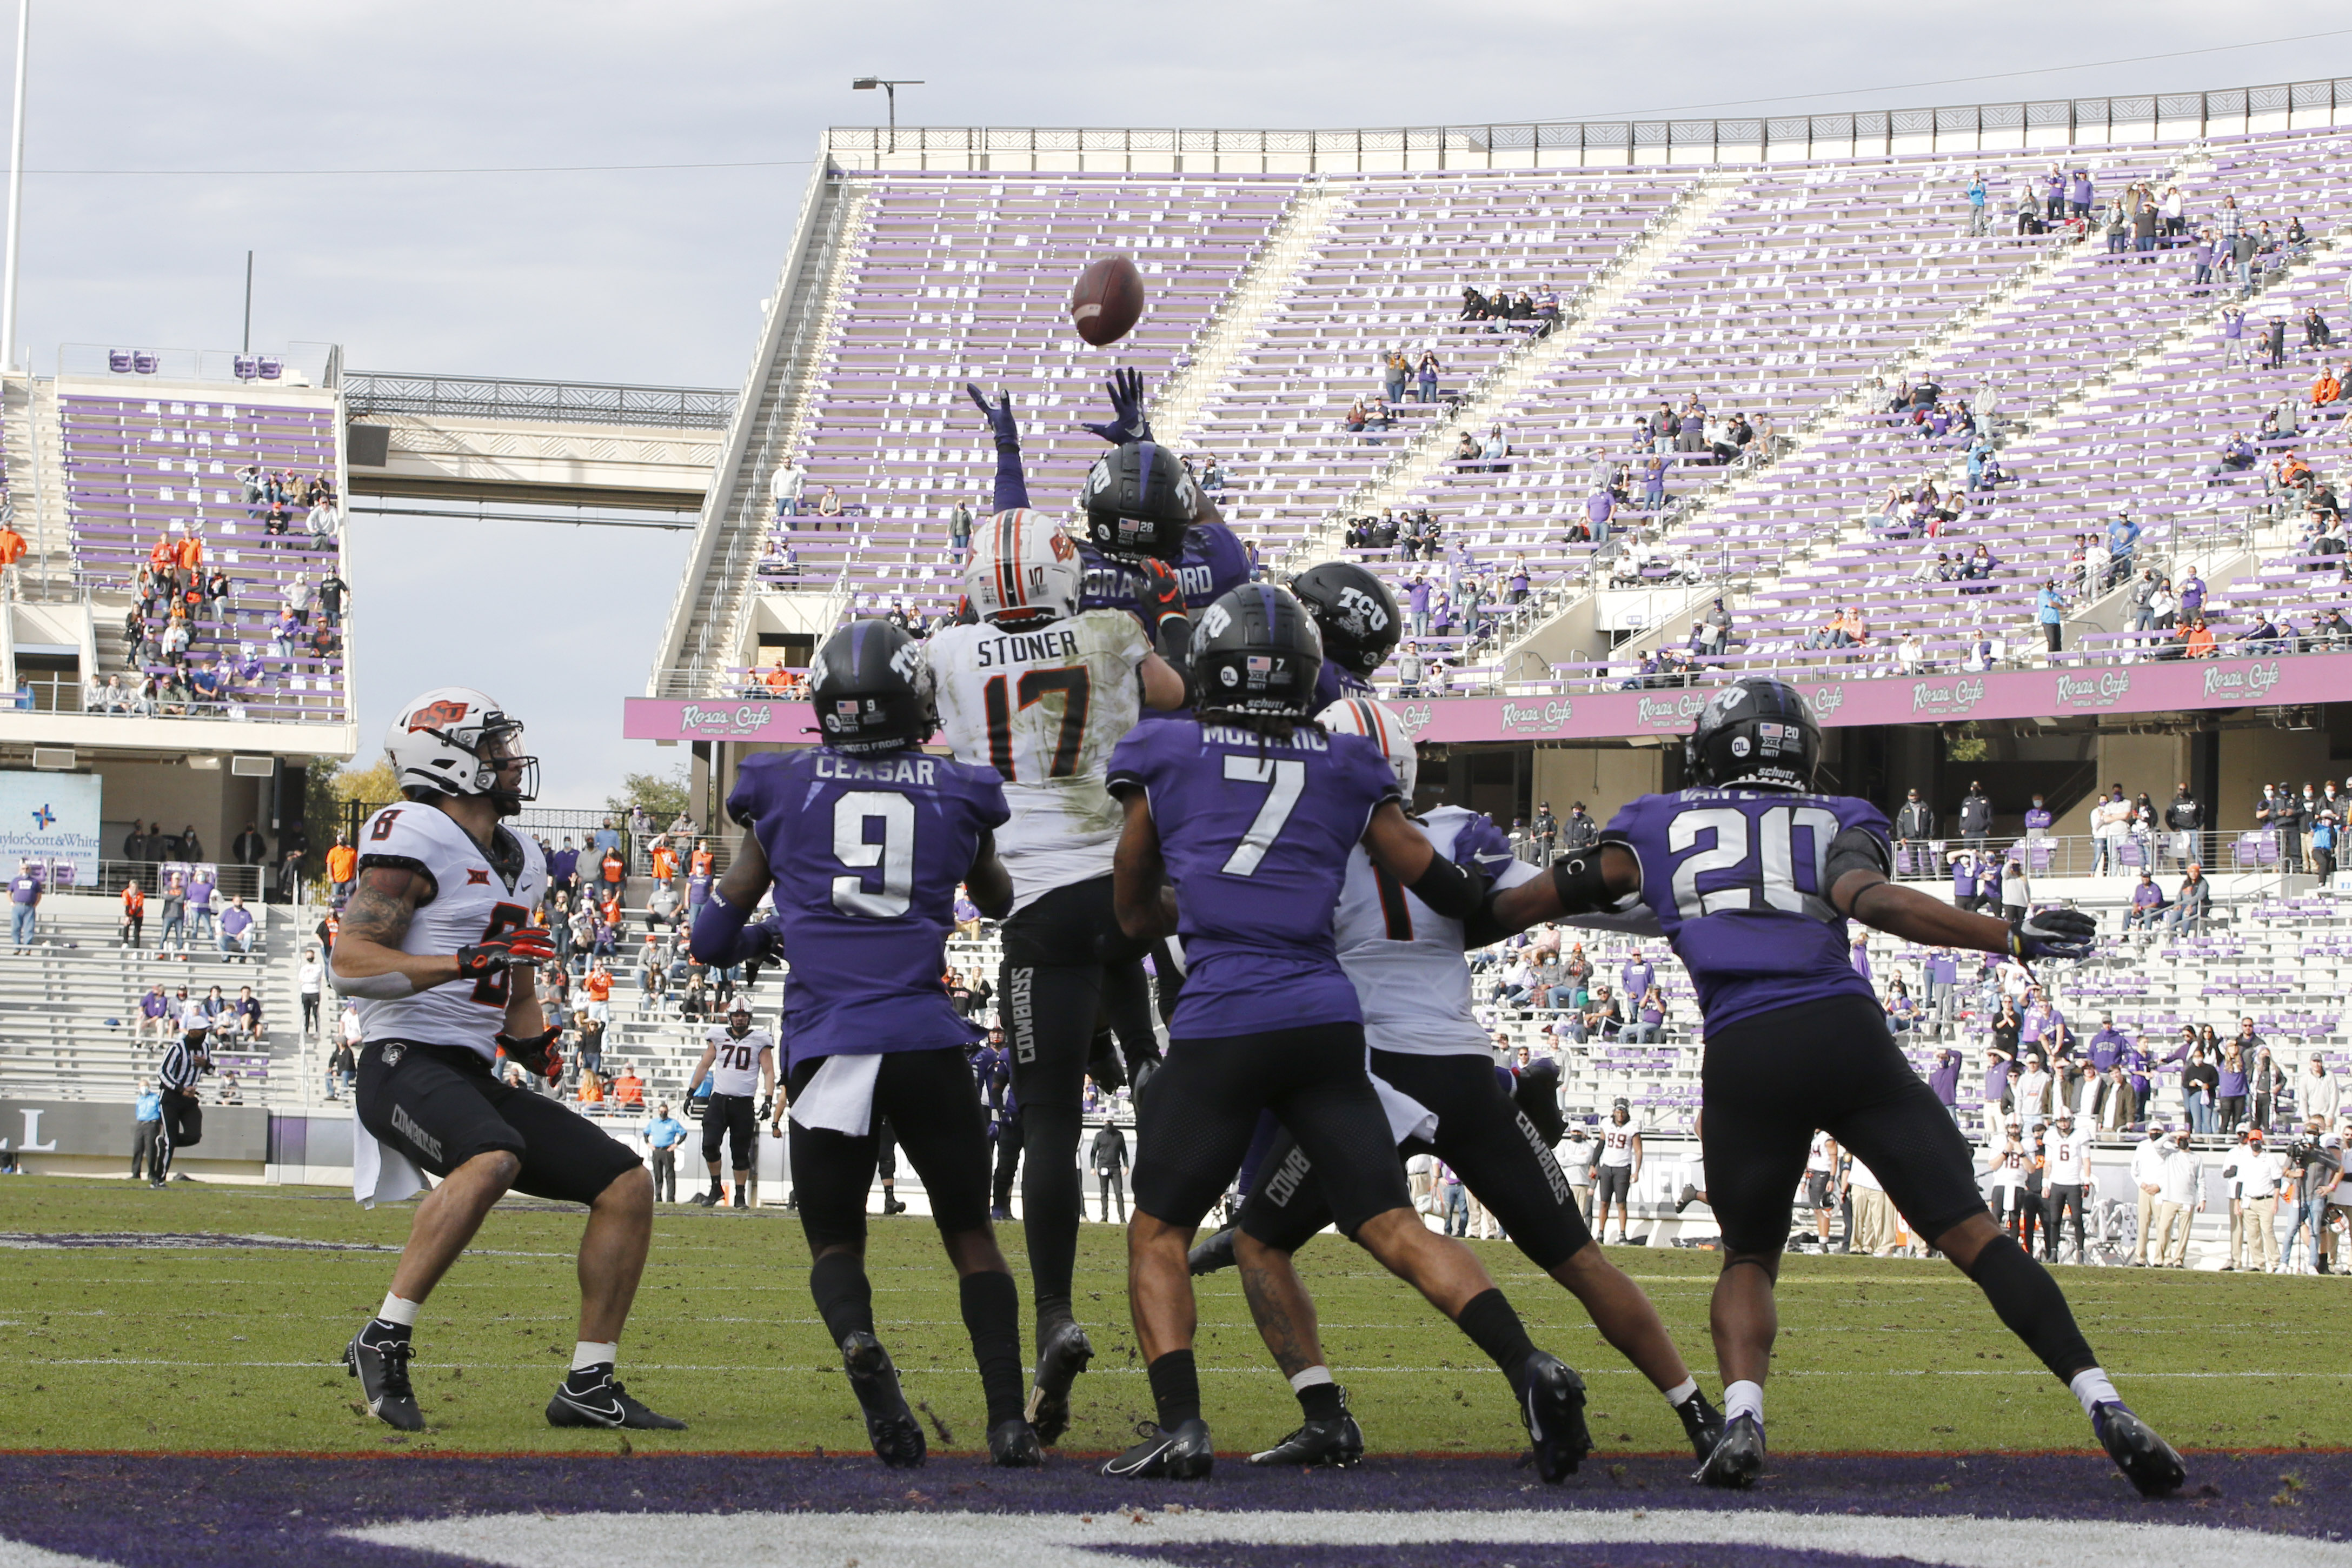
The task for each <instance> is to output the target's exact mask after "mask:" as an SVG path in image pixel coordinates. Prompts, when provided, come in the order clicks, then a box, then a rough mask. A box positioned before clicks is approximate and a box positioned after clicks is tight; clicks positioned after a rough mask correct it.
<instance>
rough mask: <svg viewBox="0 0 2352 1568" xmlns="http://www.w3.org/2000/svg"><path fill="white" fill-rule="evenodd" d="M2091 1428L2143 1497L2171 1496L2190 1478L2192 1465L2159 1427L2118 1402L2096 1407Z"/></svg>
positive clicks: (2108, 1456)
mask: <svg viewBox="0 0 2352 1568" xmlns="http://www.w3.org/2000/svg"><path fill="white" fill-rule="evenodd" d="M2091 1430H2093V1431H2094V1432H2096V1433H2097V1434H2098V1435H2099V1441H2100V1442H2101V1443H2102V1444H2104V1445H2105V1447H2106V1450H2107V1458H2110V1459H2113V1460H2114V1461H2115V1462H2116V1468H2117V1469H2119V1470H2121V1471H2122V1472H2123V1473H2124V1479H2126V1480H2127V1481H2129V1482H2131V1484H2132V1485H2133V1486H2135V1487H2137V1488H2138V1489H2139V1495H2140V1496H2142V1497H2169V1496H2170V1495H2171V1494H2173V1493H2174V1492H2177V1491H2179V1489H2180V1484H2181V1483H2182V1482H2183V1481H2185V1480H2187V1479H2189V1468H2188V1467H2187V1466H2186V1465H2183V1464H2182V1463H2181V1462H2180V1456H2179V1454H2177V1453H2175V1452H2174V1451H2173V1448H2172V1445H2171V1444H2169V1443H2168V1442H2166V1441H2165V1440H2164V1439H2163V1438H2161V1437H2159V1436H2157V1435H2156V1428H2154V1427H2153V1426H2149V1425H2148V1424H2147V1422H2145V1421H2143V1420H2141V1419H2140V1418H2139V1417H2138V1416H2137V1415H2133V1414H2132V1413H2131V1411H2130V1410H2129V1409H2128V1408H2127V1407H2126V1406H2125V1405H2121V1404H2119V1403H2116V1402H2115V1401H2112V1400H2110V1401H2108V1402H2106V1403H2105V1404H2102V1405H2095V1406H2094V1407H2093V1409H2092V1411H2091Z"/></svg>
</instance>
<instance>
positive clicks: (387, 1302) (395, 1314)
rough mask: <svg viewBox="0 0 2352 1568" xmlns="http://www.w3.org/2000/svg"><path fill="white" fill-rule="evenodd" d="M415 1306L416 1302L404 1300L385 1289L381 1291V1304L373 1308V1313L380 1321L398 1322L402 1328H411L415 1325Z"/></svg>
mask: <svg viewBox="0 0 2352 1568" xmlns="http://www.w3.org/2000/svg"><path fill="white" fill-rule="evenodd" d="M417 1306H418V1303H416V1302H415V1301H410V1300H403V1299H402V1298H401V1297H398V1296H395V1295H394V1294H393V1293H392V1292H391V1291H389V1290H386V1291H385V1292H384V1293H383V1306H381V1307H378V1308H377V1309H376V1310H375V1315H376V1317H377V1318H378V1319H379V1320H381V1321H384V1322H387V1323H398V1324H399V1325H400V1326H401V1327H402V1328H404V1329H413V1328H415V1326H416V1309H417Z"/></svg>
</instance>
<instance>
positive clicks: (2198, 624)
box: [2180, 616, 2221, 658]
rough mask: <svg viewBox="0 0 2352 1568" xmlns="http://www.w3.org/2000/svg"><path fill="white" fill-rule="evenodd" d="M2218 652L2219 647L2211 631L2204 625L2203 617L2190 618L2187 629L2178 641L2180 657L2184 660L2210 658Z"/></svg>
mask: <svg viewBox="0 0 2352 1568" xmlns="http://www.w3.org/2000/svg"><path fill="white" fill-rule="evenodd" d="M2220 651H2221V649H2220V647H2218V646H2217V645H2216V643H2215V642H2214V639H2213V632H2212V629H2211V628H2210V627H2209V626H2206V624H2205V617H2204V616H2191V617H2190V618H2189V629H2188V631H2187V632H2185V633H2184V634H2183V635H2182V637H2181V639H2180V653H2181V657H2182V658H2213V657H2214V656H2215V655H2216V654H2217V653H2219V652H2220Z"/></svg>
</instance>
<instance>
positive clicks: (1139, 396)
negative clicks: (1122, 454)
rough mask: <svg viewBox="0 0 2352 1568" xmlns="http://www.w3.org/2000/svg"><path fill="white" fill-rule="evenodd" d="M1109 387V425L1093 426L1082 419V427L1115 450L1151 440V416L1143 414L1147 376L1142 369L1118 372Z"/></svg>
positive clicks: (1111, 376) (1114, 374)
mask: <svg viewBox="0 0 2352 1568" xmlns="http://www.w3.org/2000/svg"><path fill="white" fill-rule="evenodd" d="M1108 387H1109V390H1110V412H1111V417H1110V421H1109V423H1108V424H1104V425H1092V424H1088V423H1087V422H1086V421H1085V420H1080V421H1079V422H1078V423H1079V426H1080V427H1081V428H1084V429H1087V430H1091V431H1093V432H1094V433H1095V434H1096V435H1097V436H1099V437H1102V438H1103V439H1104V440H1106V441H1108V442H1109V443H1110V444H1111V445H1112V446H1114V447H1124V446H1126V445H1128V444H1129V442H1133V441H1149V440H1150V439H1151V416H1150V415H1148V414H1146V413H1144V412H1143V373H1142V372H1141V371H1139V370H1115V371H1113V372H1111V373H1110V381H1109V382H1108Z"/></svg>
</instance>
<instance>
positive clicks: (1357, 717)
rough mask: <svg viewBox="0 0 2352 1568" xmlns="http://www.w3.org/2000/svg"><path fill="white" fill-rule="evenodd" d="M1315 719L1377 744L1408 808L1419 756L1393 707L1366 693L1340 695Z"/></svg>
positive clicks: (1335, 730) (1333, 729)
mask: <svg viewBox="0 0 2352 1568" xmlns="http://www.w3.org/2000/svg"><path fill="white" fill-rule="evenodd" d="M1315 721H1316V722H1317V723H1318V724H1320V725H1322V726H1323V728H1325V729H1326V730H1328V731H1330V732H1331V733H1332V734H1334V735H1361V736H1363V737H1365V738H1366V739H1367V740H1369V741H1370V742H1372V744H1373V745H1375V746H1378V747H1379V748H1380V749H1381V755H1382V756H1384V757H1386V758H1387V759H1388V760H1389V766H1390V767H1391V768H1394V769H1395V770H1396V776H1397V784H1398V786H1399V787H1400V788H1402V790H1403V791H1404V804H1405V809H1406V810H1408V811H1410V810H1412V785H1413V780H1414V779H1415V778H1416V777H1418V776H1419V774H1420V772H1421V758H1420V756H1419V754H1418V753H1417V752H1415V751H1414V750H1413V744H1412V736H1411V735H1408V734H1406V733H1405V728H1404V721H1402V720H1401V719H1399V718H1398V717H1397V716H1396V713H1395V711H1394V710H1391V708H1389V707H1388V705H1387V704H1385V703H1381V702H1375V701H1373V700H1371V699H1370V698H1369V697H1342V698H1341V699H1339V701H1337V702H1334V703H1333V704H1331V706H1330V707H1328V708H1326V709H1325V710H1323V711H1322V712H1320V713H1318V714H1317V715H1316V716H1315Z"/></svg>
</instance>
